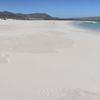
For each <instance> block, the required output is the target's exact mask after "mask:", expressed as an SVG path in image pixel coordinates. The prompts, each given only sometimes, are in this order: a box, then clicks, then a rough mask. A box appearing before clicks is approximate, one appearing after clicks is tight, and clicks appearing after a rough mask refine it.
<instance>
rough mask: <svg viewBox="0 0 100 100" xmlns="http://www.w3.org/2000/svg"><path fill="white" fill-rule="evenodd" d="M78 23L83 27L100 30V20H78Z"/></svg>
mask: <svg viewBox="0 0 100 100" xmlns="http://www.w3.org/2000/svg"><path fill="white" fill-rule="evenodd" d="M77 25H79V26H80V27H83V28H88V29H93V30H100V21H83V22H78V23H77Z"/></svg>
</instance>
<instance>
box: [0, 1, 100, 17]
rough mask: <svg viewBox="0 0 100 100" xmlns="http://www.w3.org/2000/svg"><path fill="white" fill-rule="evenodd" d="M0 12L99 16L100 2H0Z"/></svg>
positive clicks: (60, 15) (59, 15)
mask: <svg viewBox="0 0 100 100" xmlns="http://www.w3.org/2000/svg"><path fill="white" fill-rule="evenodd" d="M0 11H12V12H23V13H34V12H43V13H44V12H46V13H48V14H50V15H52V16H58V17H84V16H100V0H0Z"/></svg>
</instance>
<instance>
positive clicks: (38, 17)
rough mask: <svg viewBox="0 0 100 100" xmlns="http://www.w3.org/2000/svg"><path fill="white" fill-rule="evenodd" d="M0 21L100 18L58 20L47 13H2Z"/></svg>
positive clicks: (93, 18) (95, 18)
mask: <svg viewBox="0 0 100 100" xmlns="http://www.w3.org/2000/svg"><path fill="white" fill-rule="evenodd" d="M0 19H16V20H76V21H100V17H81V18H58V17H52V16H50V15H48V14H46V13H31V14H23V13H12V12H8V11H2V12H0Z"/></svg>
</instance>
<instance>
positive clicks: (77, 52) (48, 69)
mask: <svg viewBox="0 0 100 100" xmlns="http://www.w3.org/2000/svg"><path fill="white" fill-rule="evenodd" d="M98 33H99V32H98ZM98 33H97V32H95V31H90V30H85V29H81V28H79V27H76V26H74V25H72V22H71V21H17V20H5V21H3V20H0V99H1V100H35V99H33V94H34V93H33V92H34V91H35V90H34V89H37V88H38V89H40V88H45V89H47V88H50V89H51V88H53V89H54V88H57V89H58V88H66V89H70V88H71V89H73V88H81V89H84V90H89V91H93V92H98V93H100V77H99V76H100V35H99V34H98ZM38 100H39V99H38Z"/></svg>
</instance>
